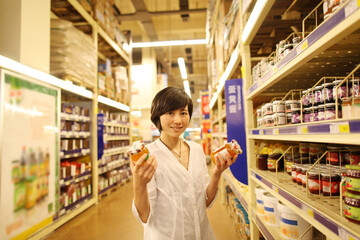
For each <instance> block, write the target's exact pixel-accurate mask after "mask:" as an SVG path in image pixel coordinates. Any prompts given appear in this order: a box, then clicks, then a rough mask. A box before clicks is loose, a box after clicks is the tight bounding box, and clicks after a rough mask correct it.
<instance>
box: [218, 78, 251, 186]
mask: <svg viewBox="0 0 360 240" xmlns="http://www.w3.org/2000/svg"><path fill="white" fill-rule="evenodd" d="M224 91H225V105H226V125H227V139H228V141H229V142H230V141H231V140H232V139H235V140H236V141H237V142H238V143H239V144H240V146H241V149H242V150H243V153H242V154H241V155H239V156H238V158H237V161H236V163H235V164H233V165H232V166H230V169H231V172H232V174H233V175H234V177H235V178H236V179H237V180H239V181H240V182H241V183H243V184H246V185H247V184H248V169H247V157H246V132H245V112H244V110H245V109H244V104H243V102H244V99H243V80H242V79H231V80H227V81H226V82H225V90H224Z"/></svg>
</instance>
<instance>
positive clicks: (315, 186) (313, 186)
mask: <svg viewBox="0 0 360 240" xmlns="http://www.w3.org/2000/svg"><path fill="white" fill-rule="evenodd" d="M308 175H309V177H308V183H309V192H310V193H312V194H320V193H321V192H322V189H321V185H322V183H321V177H320V171H319V170H318V169H312V170H311V171H310V172H309V174H308Z"/></svg>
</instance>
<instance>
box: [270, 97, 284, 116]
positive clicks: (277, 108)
mask: <svg viewBox="0 0 360 240" xmlns="http://www.w3.org/2000/svg"><path fill="white" fill-rule="evenodd" d="M272 104H273V105H272V106H273V113H284V112H285V103H283V102H281V100H276V101H273V102H272Z"/></svg>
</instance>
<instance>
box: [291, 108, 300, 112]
mask: <svg viewBox="0 0 360 240" xmlns="http://www.w3.org/2000/svg"><path fill="white" fill-rule="evenodd" d="M291 111H292V112H293V111H300V108H292V109H291Z"/></svg>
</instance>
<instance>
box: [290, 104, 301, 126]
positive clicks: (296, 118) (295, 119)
mask: <svg viewBox="0 0 360 240" xmlns="http://www.w3.org/2000/svg"><path fill="white" fill-rule="evenodd" d="M300 122H301V115H300V108H292V109H291V124H297V123H300Z"/></svg>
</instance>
